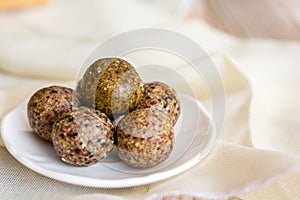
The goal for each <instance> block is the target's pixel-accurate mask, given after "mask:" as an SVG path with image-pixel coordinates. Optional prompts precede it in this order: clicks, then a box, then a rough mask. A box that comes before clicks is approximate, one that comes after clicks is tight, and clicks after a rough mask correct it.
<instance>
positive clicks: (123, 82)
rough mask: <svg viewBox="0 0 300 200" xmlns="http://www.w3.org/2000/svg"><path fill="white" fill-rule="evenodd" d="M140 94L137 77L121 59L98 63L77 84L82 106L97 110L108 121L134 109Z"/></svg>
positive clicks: (104, 60)
mask: <svg viewBox="0 0 300 200" xmlns="http://www.w3.org/2000/svg"><path fill="white" fill-rule="evenodd" d="M143 91H144V90H143V82H142V80H141V78H140V76H139V74H138V73H137V72H136V70H135V69H134V67H133V66H132V65H131V64H130V63H128V62H127V61H126V60H123V59H120V58H103V59H100V60H97V61H96V62H94V63H93V64H92V65H91V66H90V67H89V68H88V69H87V70H86V72H85V74H84V76H83V78H82V79H81V80H80V81H79V82H78V85H77V92H78V93H79V94H80V95H81V97H82V98H81V100H80V101H81V103H82V105H84V106H87V107H92V108H95V109H96V110H100V111H101V112H103V113H105V114H106V115H107V116H108V117H110V118H114V117H117V116H120V115H122V114H124V113H128V112H129V111H131V110H133V109H135V108H136V106H137V105H138V103H139V101H140V99H141V97H142V94H143Z"/></svg>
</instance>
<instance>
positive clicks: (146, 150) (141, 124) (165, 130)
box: [116, 108, 174, 168]
mask: <svg viewBox="0 0 300 200" xmlns="http://www.w3.org/2000/svg"><path fill="white" fill-rule="evenodd" d="M116 131H117V151H118V155H119V157H120V159H121V160H123V161H124V162H125V163H127V164H128V165H131V166H133V167H137V168H148V167H154V166H156V165H157V164H159V163H161V162H163V161H164V160H165V159H167V158H168V157H169V155H170V154H171V152H172V149H173V144H174V130H173V126H172V124H171V122H170V120H169V119H168V118H167V117H166V115H164V114H163V113H162V112H160V111H157V110H153V109H151V108H145V109H139V110H134V111H132V112H131V113H129V114H127V115H126V116H125V117H124V118H123V119H122V120H121V121H120V123H119V124H118V126H117V130H116Z"/></svg>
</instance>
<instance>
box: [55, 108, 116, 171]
mask: <svg viewBox="0 0 300 200" xmlns="http://www.w3.org/2000/svg"><path fill="white" fill-rule="evenodd" d="M113 133H114V127H113V124H112V123H111V121H110V120H109V118H108V117H107V116H106V115H105V114H103V113H101V112H97V111H95V110H92V109H89V108H86V107H79V108H74V109H73V110H70V111H66V112H65V113H63V114H62V116H61V117H60V119H59V120H58V121H56V122H55V124H54V126H53V134H52V139H53V145H54V149H55V151H56V153H57V155H58V156H59V157H60V158H61V160H62V161H63V162H65V163H67V164H70V165H75V166H90V165H92V164H95V163H97V162H99V161H101V160H103V159H104V158H106V157H107V156H108V155H109V153H110V152H111V150H112V149H113V147H114V144H113V143H114V141H113Z"/></svg>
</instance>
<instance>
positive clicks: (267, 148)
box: [0, 0, 300, 200]
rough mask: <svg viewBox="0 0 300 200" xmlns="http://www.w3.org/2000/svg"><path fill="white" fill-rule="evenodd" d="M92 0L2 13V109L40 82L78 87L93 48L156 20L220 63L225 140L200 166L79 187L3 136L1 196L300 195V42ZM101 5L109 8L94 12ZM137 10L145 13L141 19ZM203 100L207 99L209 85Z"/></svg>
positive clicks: (135, 4)
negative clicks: (128, 182)
mask: <svg viewBox="0 0 300 200" xmlns="http://www.w3.org/2000/svg"><path fill="white" fill-rule="evenodd" d="M83 2H85V1H81V0H76V1H72V4H71V3H70V2H69V1H66V0H59V1H53V2H52V3H51V4H49V5H48V6H46V7H42V8H39V9H32V10H26V11H22V12H16V13H4V14H1V15H0V43H1V45H0V69H1V70H2V73H1V74H0V118H2V117H3V116H4V115H5V114H6V113H7V112H8V111H9V110H11V109H13V108H14V107H15V106H17V105H18V104H19V103H20V102H22V101H23V100H24V99H25V98H28V97H30V95H32V94H33V92H35V91H36V90H37V89H39V88H42V87H44V86H48V85H52V84H59V85H66V86H70V87H74V79H75V78H76V76H77V73H78V72H77V70H78V68H79V67H80V64H81V63H82V62H83V60H84V59H85V57H86V56H87V55H88V53H89V52H90V51H91V50H93V48H95V47H96V46H97V45H98V43H99V42H101V41H103V40H105V39H107V38H109V37H110V36H111V35H112V34H117V33H120V32H121V31H127V30H131V29H134V28H138V27H142V26H155V27H165V28H170V29H172V30H175V31H178V32H181V33H183V34H185V35H187V36H188V37H190V38H192V39H193V40H194V41H196V42H197V43H199V44H200V45H202V46H203V48H204V49H205V50H206V51H207V52H208V53H209V55H210V56H211V57H212V59H213V60H214V62H215V63H216V66H217V67H218V71H219V73H220V75H221V77H222V79H223V82H224V87H225V92H226V116H225V121H224V127H223V130H222V137H221V140H220V141H219V142H218V144H217V145H216V147H215V149H214V150H213V151H212V152H211V153H210V154H209V155H208V156H207V158H206V159H204V160H203V161H201V162H200V163H199V164H197V165H196V166H195V167H193V168H192V169H190V170H188V171H186V172H184V173H182V174H179V175H177V176H175V177H173V178H169V179H167V180H164V181H160V182H157V183H153V184H149V185H144V186H139V187H132V188H123V189H103V188H88V187H80V186H74V185H70V184H66V183H61V182H58V181H55V180H52V179H49V178H47V177H44V176H42V175H39V174H37V173H35V172H34V171H32V170H30V169H27V168H26V167H24V166H23V165H21V164H20V163H18V162H17V161H16V160H15V159H14V158H13V157H12V156H11V155H10V154H9V153H8V152H7V150H6V149H5V147H4V146H2V147H0V153H1V156H0V171H1V177H0V199H57V200H60V199H120V200H121V199H123V200H125V199H147V200H153V199H155V200H156V199H163V198H164V197H166V196H169V195H170V194H173V195H175V196H176V195H180V194H181V195H184V194H188V195H192V196H194V197H199V198H200V197H207V198H226V197H229V196H231V195H238V196H239V197H241V198H242V199H251V200H252V199H275V200H276V199H278V200H279V199H295V200H296V199H299V198H300V193H299V191H300V188H299V185H300V172H299V171H300V159H299V151H300V145H299V142H298V141H299V137H300V135H299V130H300V121H299V119H300V106H299V102H300V101H299V100H300V96H299V92H298V90H299V85H300V68H299V65H300V60H299V58H300V55H299V52H300V43H299V42H283V41H282V42H279V41H275V40H239V39H237V38H233V37H231V36H228V35H225V34H223V33H221V32H219V31H217V30H215V29H213V28H211V27H209V26H208V25H206V24H205V23H204V22H201V21H187V22H182V21H177V19H176V18H175V17H174V16H172V15H169V14H166V13H162V12H161V11H154V10H152V9H151V8H148V7H145V6H144V4H143V3H142V2H138V1H129V0H127V1H122V3H121V5H120V6H119V7H115V5H116V4H115V3H116V1H115V0H110V1H91V2H92V3H91V4H84V3H83ZM95 7H97V8H99V9H100V10H101V14H100V13H95V12H91V10H92V9H94V8H95ZM115 9H116V10H115ZM118 9H121V10H122V17H124V20H125V21H126V23H123V22H120V21H119V20H118V19H117V18H116V15H115V14H113V12H112V11H115V12H116V13H121V10H118ZM137 10H138V11H137ZM133 11H137V12H139V13H140V17H139V19H136V16H137V15H135V13H134V12H133ZM65 13H69V15H66V14H65ZM91 16H92V17H91ZM93 16H94V17H93ZM96 16H98V17H96ZM100 16H101V17H100ZM46 22H47V23H46ZM85 22H86V23H85ZM2 44H3V45H2ZM29 47H30V48H29ZM28 48H29V49H28ZM32 55H34V56H32ZM16 56H18V59H16ZM182 69H183V70H184V67H183V68H182ZM54 79H55V80H54ZM193 84H194V86H197V84H200V83H193ZM199 100H201V101H202V102H203V103H204V104H205V105H207V104H206V103H207V102H206V101H207V97H206V96H205V95H203V96H200V99H199ZM1 145H3V143H1ZM178 199H179V198H178Z"/></svg>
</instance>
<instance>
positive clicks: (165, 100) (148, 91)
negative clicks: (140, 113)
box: [137, 82, 180, 126]
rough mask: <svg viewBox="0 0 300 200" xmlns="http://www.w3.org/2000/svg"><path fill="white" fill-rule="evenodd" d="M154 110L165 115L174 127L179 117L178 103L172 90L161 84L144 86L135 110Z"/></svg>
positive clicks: (152, 83)
mask: <svg viewBox="0 0 300 200" xmlns="http://www.w3.org/2000/svg"><path fill="white" fill-rule="evenodd" d="M141 108H155V109H158V110H161V111H163V112H164V113H166V114H167V115H168V116H169V118H170V120H171V122H172V126H174V125H175V124H176V122H177V119H178V117H179V115H180V101H179V98H178V96H177V94H176V92H175V90H174V89H172V88H171V87H169V86H168V85H166V84H164V83H161V82H151V83H145V84H144V94H143V97H142V99H141V101H140V104H139V105H138V107H137V109H141Z"/></svg>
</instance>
